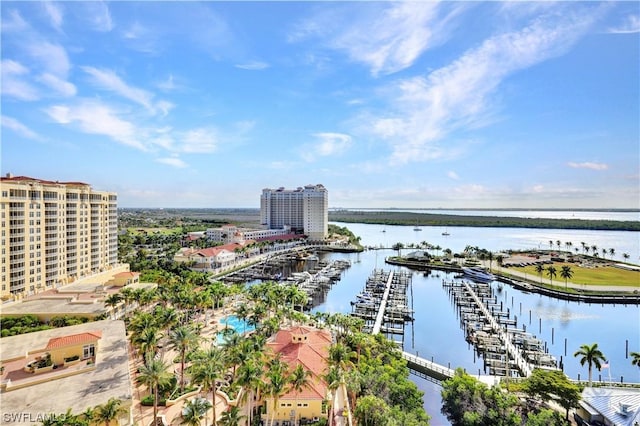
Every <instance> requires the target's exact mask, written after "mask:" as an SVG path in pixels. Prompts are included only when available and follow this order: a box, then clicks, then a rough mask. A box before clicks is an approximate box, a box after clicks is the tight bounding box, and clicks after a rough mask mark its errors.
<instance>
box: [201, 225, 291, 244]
mask: <svg viewBox="0 0 640 426" xmlns="http://www.w3.org/2000/svg"><path fill="white" fill-rule="evenodd" d="M290 233H291V229H290V228H289V227H288V226H285V227H283V228H281V229H248V228H238V227H237V226H235V225H223V226H221V227H220V228H209V229H207V230H206V232H205V235H206V237H207V239H209V240H211V241H216V242H221V243H225V244H228V243H240V244H244V243H245V242H246V241H249V240H254V241H262V240H268V239H270V238H273V237H276V238H277V237H280V236H285V235H288V234H290Z"/></svg>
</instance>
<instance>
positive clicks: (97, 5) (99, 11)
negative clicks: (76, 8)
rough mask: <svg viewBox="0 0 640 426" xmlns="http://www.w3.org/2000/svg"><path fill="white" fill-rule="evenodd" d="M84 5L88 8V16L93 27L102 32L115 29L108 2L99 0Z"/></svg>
mask: <svg viewBox="0 0 640 426" xmlns="http://www.w3.org/2000/svg"><path fill="white" fill-rule="evenodd" d="M84 5H85V7H86V8H87V16H88V19H89V23H90V24H91V26H92V29H94V30H96V31H100V32H109V31H111V30H112V29H113V20H112V19H111V12H110V11H109V6H107V3H106V2H104V1H102V0H98V1H91V2H85V3H84Z"/></svg>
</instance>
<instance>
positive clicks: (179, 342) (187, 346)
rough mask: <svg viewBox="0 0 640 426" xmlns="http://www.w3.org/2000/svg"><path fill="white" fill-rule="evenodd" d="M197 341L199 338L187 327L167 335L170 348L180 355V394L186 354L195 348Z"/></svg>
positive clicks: (178, 328) (182, 385) (183, 326)
mask: <svg viewBox="0 0 640 426" xmlns="http://www.w3.org/2000/svg"><path fill="white" fill-rule="evenodd" d="M199 341H200V339H199V336H198V335H197V334H196V333H195V331H194V330H193V329H192V328H191V327H189V326H185V325H181V326H178V327H176V328H175V329H173V330H172V331H171V332H170V333H169V345H170V347H172V348H174V349H176V350H177V351H178V352H179V353H180V393H182V392H184V364H185V359H186V357H187V352H189V351H190V350H191V349H193V348H195V347H197V345H198V342H199Z"/></svg>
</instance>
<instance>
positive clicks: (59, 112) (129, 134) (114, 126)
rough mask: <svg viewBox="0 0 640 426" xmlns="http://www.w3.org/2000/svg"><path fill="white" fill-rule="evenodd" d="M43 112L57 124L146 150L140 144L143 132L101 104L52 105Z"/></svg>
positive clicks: (93, 102) (94, 102) (83, 102)
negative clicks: (74, 127)
mask: <svg viewBox="0 0 640 426" xmlns="http://www.w3.org/2000/svg"><path fill="white" fill-rule="evenodd" d="M45 112H46V113H47V114H48V115H49V117H51V118H52V119H53V120H54V121H55V122H57V123H59V124H64V125H75V126H77V127H78V128H79V129H80V131H82V132H84V133H89V134H95V135H103V136H107V137H109V138H111V139H113V140H115V141H117V142H119V143H121V144H123V145H127V146H130V147H132V148H136V149H139V150H141V151H146V150H147V148H146V147H145V145H144V144H143V143H142V142H141V139H142V138H141V133H143V132H141V131H140V130H139V129H137V128H136V126H135V125H134V124H133V123H131V122H129V121H126V120H122V119H121V118H119V117H118V113H117V111H114V110H113V109H112V108H110V107H109V106H107V105H104V104H102V103H99V102H96V101H82V102H79V103H77V104H75V105H72V106H68V105H54V106H52V107H50V108H48V109H47V110H45ZM142 136H143V135H142Z"/></svg>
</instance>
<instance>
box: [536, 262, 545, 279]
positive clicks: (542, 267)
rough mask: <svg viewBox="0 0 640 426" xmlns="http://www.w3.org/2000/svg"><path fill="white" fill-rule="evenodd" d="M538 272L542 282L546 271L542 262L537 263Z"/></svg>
mask: <svg viewBox="0 0 640 426" xmlns="http://www.w3.org/2000/svg"><path fill="white" fill-rule="evenodd" d="M536 272H537V273H538V275H539V276H540V283H542V273H543V272H544V266H543V265H542V264H541V263H538V264H537V265H536Z"/></svg>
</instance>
